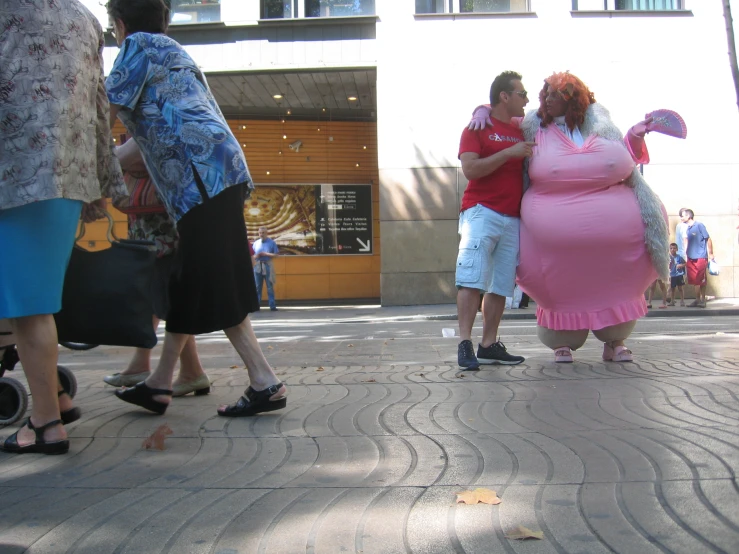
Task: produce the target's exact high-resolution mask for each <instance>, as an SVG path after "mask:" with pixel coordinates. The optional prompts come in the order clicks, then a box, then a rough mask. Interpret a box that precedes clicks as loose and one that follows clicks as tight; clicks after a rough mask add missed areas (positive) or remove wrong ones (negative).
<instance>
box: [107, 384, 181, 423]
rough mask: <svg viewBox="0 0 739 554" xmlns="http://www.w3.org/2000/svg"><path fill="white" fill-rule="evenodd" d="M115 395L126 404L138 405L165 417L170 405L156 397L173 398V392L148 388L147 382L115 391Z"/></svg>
mask: <svg viewBox="0 0 739 554" xmlns="http://www.w3.org/2000/svg"><path fill="white" fill-rule="evenodd" d="M115 395H116V396H117V397H118V398H120V399H121V400H123V401H124V402H128V403H129V404H136V406H141V407H142V408H146V409H147V410H150V411H152V412H154V413H156V414H159V415H163V414H164V412H166V411H167V408H168V407H169V404H167V403H165V402H159V401H158V400H154V397H155V396H159V395H162V396H172V391H171V390H167V389H152V388H151V387H149V386H147V384H146V381H141V382H140V383H138V384H136V385H134V386H133V387H128V388H127V389H121V390H117V391H115Z"/></svg>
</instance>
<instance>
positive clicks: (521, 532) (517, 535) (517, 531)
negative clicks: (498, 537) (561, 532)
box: [505, 525, 544, 541]
mask: <svg viewBox="0 0 739 554" xmlns="http://www.w3.org/2000/svg"><path fill="white" fill-rule="evenodd" d="M505 538H507V539H511V540H514V541H525V540H527V539H537V540H543V539H544V532H543V531H532V530H531V529H529V528H528V527H524V526H523V525H518V526H517V527H514V528H513V529H511V530H510V531H508V532H507V533H506V534H505Z"/></svg>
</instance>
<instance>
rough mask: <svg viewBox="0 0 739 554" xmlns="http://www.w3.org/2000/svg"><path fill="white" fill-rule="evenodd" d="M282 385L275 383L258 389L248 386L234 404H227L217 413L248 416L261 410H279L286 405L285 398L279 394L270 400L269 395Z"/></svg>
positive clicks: (278, 390)
mask: <svg viewBox="0 0 739 554" xmlns="http://www.w3.org/2000/svg"><path fill="white" fill-rule="evenodd" d="M282 387H283V384H282V383H277V384H276V385H272V386H271V387H267V388H266V389H264V390H260V391H256V390H254V389H253V388H251V387H249V388H248V389H246V391H245V392H244V395H243V396H242V397H241V398H239V399H238V400H237V401H236V402H235V403H234V404H229V405H228V406H226V408H225V409H223V410H218V415H219V416H224V417H250V416H253V415H257V414H259V413H262V412H273V411H275V410H281V409H282V408H284V407H285V406H287V398H285V397H284V396H281V397H280V398H276V399H274V400H270V397H272V396H274V395H275V394H277V393H278V392H280V389H282Z"/></svg>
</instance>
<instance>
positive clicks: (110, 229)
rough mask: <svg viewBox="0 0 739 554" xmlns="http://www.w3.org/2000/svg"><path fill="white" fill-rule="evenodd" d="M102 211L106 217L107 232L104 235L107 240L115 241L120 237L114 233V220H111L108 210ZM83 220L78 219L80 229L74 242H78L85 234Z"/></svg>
mask: <svg viewBox="0 0 739 554" xmlns="http://www.w3.org/2000/svg"><path fill="white" fill-rule="evenodd" d="M103 213H104V214H105V217H107V218H108V233H107V235H106V237H107V239H108V242H109V243H111V244H113V243H114V242H116V241H119V240H121V239H119V238H118V235H116V234H115V221H113V216H112V215H110V213H109V212H108V210H103ZM85 231H86V228H85V222H84V221H82V220H80V230H79V234H78V235H77V236H76V237H75V238H74V242H78V241H80V240H82V238H83V237H84V236H85Z"/></svg>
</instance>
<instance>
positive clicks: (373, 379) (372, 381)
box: [362, 377, 377, 383]
mask: <svg viewBox="0 0 739 554" xmlns="http://www.w3.org/2000/svg"><path fill="white" fill-rule="evenodd" d="M362 383H377V379H375V378H374V377H370V378H369V379H367V380H366V381H362Z"/></svg>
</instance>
